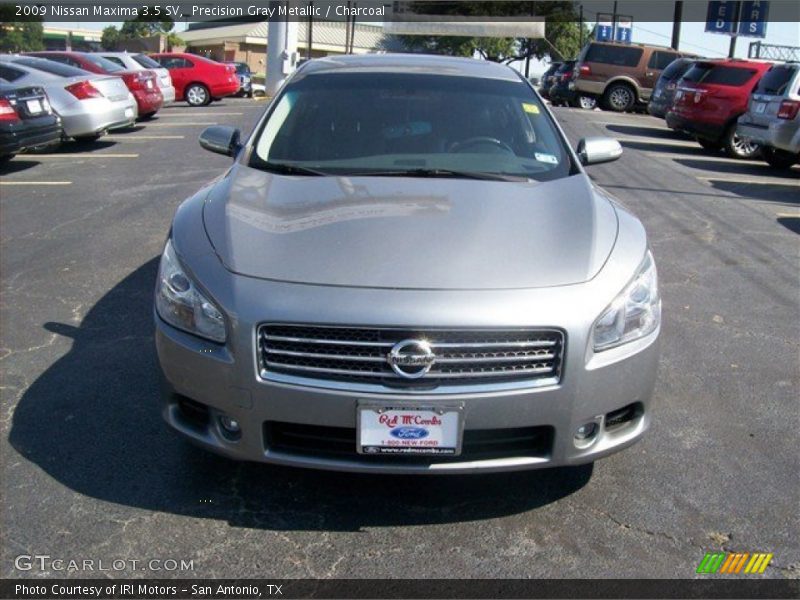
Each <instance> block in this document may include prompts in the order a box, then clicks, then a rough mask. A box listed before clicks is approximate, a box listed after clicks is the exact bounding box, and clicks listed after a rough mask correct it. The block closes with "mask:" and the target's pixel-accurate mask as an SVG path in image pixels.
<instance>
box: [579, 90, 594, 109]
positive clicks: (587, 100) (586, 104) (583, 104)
mask: <svg viewBox="0 0 800 600" xmlns="http://www.w3.org/2000/svg"><path fill="white" fill-rule="evenodd" d="M575 105H576V106H577V107H579V108H583V109H584V110H594V108H595V107H596V106H597V98H595V97H594V96H586V95H584V94H581V95H580V96H578V98H577V100H576V101H575Z"/></svg>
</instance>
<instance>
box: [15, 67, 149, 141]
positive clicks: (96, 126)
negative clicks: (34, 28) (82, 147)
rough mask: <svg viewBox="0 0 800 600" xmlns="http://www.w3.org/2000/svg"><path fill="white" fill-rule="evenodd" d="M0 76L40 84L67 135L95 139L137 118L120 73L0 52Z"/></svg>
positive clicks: (131, 95) (133, 104) (134, 103)
mask: <svg viewBox="0 0 800 600" xmlns="http://www.w3.org/2000/svg"><path fill="white" fill-rule="evenodd" d="M0 79H3V80H5V81H7V82H9V83H13V84H14V85H20V86H32V85H35V86H41V87H43V88H44V89H45V91H46V92H47V97H48V98H49V100H50V104H51V105H52V107H53V110H54V111H55V112H56V113H57V114H58V116H60V117H61V123H62V126H63V127H64V134H65V135H66V136H68V137H72V138H75V139H86V140H88V139H96V138H98V137H100V136H101V135H103V134H105V133H106V132H107V131H108V130H110V129H116V128H120V127H128V126H130V125H133V123H134V122H135V121H136V116H137V108H136V99H135V98H134V97H133V94H131V93H130V92H129V91H128V88H127V87H126V86H125V82H124V81H122V79H120V78H119V77H113V76H108V75H96V74H94V73H89V72H88V71H84V70H83V69H77V68H75V67H71V66H69V65H64V64H61V63H57V62H53V61H51V60H47V59H44V58H36V57H33V56H17V55H0Z"/></svg>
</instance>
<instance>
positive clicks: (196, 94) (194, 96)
mask: <svg viewBox="0 0 800 600" xmlns="http://www.w3.org/2000/svg"><path fill="white" fill-rule="evenodd" d="M184 96H185V98H186V103H187V104H188V105H189V106H208V105H209V104H211V94H210V93H209V91H208V88H207V87H206V86H204V85H203V84H202V83H193V84H192V85H190V86H189V87H188V88H186V92H185V93H184Z"/></svg>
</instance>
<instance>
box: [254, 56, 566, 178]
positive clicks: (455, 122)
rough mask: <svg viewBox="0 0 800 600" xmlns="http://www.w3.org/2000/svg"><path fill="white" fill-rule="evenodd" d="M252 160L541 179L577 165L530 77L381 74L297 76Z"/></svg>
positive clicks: (346, 169)
mask: <svg viewBox="0 0 800 600" xmlns="http://www.w3.org/2000/svg"><path fill="white" fill-rule="evenodd" d="M251 165H252V166H254V167H259V168H264V169H270V168H273V169H274V168H275V167H276V166H283V167H285V166H286V165H291V166H293V167H299V168H303V169H306V170H307V171H311V170H313V171H314V173H313V174H321V173H323V174H336V175H344V174H349V175H356V174H359V175H369V174H375V175H386V176H391V175H393V174H407V175H409V176H415V175H418V176H426V173H427V174H428V175H429V174H431V172H434V173H438V174H444V175H446V174H447V173H443V172H460V173H461V174H464V175H466V176H469V175H468V174H472V175H476V174H484V175H485V174H494V175H497V176H503V175H510V176H515V177H520V178H526V179H527V178H531V179H537V180H549V179H556V178H558V177H564V176H566V175H568V174H569V172H570V169H571V163H570V159H569V155H568V154H567V151H566V149H565V147H564V144H563V142H562V140H561V137H560V134H559V133H558V132H557V131H556V129H555V127H554V126H553V123H552V121H551V119H550V117H549V116H548V114H547V113H546V111H545V109H544V107H543V106H542V104H541V103H540V102H539V100H538V99H537V97H536V95H535V93H534V92H533V90H531V88H530V86H529V85H528V84H526V83H524V82H523V81H522V80H519V81H505V80H496V79H488V78H487V79H479V78H474V77H459V76H442V75H429V74H406V73H402V74H389V73H374V72H373V73H363V72H362V73H353V72H350V73H320V74H311V75H307V76H302V75H301V76H299V77H298V78H297V79H295V80H294V81H291V82H290V83H289V84H288V86H287V87H286V88H285V90H284V91H283V93H282V94H281V96H280V98H279V99H278V102H277V103H276V105H275V108H274V109H273V111H272V113H271V115H270V116H269V119H268V120H267V122H266V123H265V125H264V126H263V127H262V129H261V131H260V132H259V134H258V136H257V138H256V141H255V152H254V154H253V159H252V161H251ZM284 172H286V171H285V169H284ZM308 174H311V173H308ZM453 176H458V174H453Z"/></svg>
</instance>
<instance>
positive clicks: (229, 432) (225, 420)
mask: <svg viewBox="0 0 800 600" xmlns="http://www.w3.org/2000/svg"><path fill="white" fill-rule="evenodd" d="M219 425H220V427H221V428H222V433H223V434H224V435H225V437H227V438H229V439H238V438H239V436H240V435H241V434H242V427H241V426H240V425H239V421H237V420H236V419H234V418H232V417H229V416H228V415H220V416H219Z"/></svg>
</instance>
